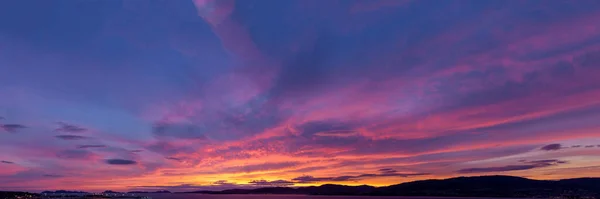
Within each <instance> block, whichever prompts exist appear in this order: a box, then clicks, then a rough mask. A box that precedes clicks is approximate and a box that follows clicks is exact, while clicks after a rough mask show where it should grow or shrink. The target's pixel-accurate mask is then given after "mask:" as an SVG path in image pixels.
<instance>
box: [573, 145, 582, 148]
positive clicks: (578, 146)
mask: <svg viewBox="0 0 600 199" xmlns="http://www.w3.org/2000/svg"><path fill="white" fill-rule="evenodd" d="M580 147H581V145H573V146H571V148H580Z"/></svg>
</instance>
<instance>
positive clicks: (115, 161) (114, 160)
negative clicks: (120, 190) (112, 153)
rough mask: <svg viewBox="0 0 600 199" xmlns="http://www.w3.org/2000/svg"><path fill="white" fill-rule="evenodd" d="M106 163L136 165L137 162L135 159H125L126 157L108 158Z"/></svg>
mask: <svg viewBox="0 0 600 199" xmlns="http://www.w3.org/2000/svg"><path fill="white" fill-rule="evenodd" d="M105 162H106V164H112V165H134V164H137V162H136V161H134V160H124V159H107V160H105Z"/></svg>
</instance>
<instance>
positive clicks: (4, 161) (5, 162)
mask: <svg viewBox="0 0 600 199" xmlns="http://www.w3.org/2000/svg"><path fill="white" fill-rule="evenodd" d="M0 163H4V164H14V162H11V161H6V160H2V161H0Z"/></svg>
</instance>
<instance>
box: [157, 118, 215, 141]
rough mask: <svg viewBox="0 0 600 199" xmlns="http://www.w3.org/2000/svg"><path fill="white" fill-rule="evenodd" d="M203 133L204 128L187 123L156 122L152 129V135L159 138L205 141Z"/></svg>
mask: <svg viewBox="0 0 600 199" xmlns="http://www.w3.org/2000/svg"><path fill="white" fill-rule="evenodd" d="M205 132H206V129H205V128H204V127H201V126H198V125H195V124H189V123H188V124H186V123H162V122H158V123H156V124H154V126H153V127H152V133H153V134H154V135H155V136H157V137H159V138H161V137H162V138H166V137H170V138H179V139H194V140H206V139H207V138H206V136H205V135H204V133H205Z"/></svg>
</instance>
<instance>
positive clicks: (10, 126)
mask: <svg viewBox="0 0 600 199" xmlns="http://www.w3.org/2000/svg"><path fill="white" fill-rule="evenodd" d="M0 127H1V128H2V129H3V130H4V131H6V132H9V133H16V132H17V131H18V130H19V129H24V128H27V127H26V126H24V125H20V124H0Z"/></svg>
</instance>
